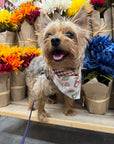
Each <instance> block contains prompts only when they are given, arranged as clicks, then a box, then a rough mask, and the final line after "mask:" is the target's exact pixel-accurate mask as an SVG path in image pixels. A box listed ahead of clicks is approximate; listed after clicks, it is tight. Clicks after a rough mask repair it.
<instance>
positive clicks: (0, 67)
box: [0, 60, 13, 74]
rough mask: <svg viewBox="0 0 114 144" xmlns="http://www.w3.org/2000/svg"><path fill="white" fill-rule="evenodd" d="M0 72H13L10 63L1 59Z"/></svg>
mask: <svg viewBox="0 0 114 144" xmlns="http://www.w3.org/2000/svg"><path fill="white" fill-rule="evenodd" d="M0 72H1V73H7V74H9V73H11V72H13V70H12V66H11V64H6V63H5V62H3V61H2V60H0Z"/></svg>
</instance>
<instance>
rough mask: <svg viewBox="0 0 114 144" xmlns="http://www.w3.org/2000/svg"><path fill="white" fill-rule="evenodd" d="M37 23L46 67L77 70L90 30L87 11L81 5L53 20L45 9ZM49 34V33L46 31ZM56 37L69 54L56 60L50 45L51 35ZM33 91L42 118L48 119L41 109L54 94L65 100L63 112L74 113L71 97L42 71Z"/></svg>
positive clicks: (60, 46) (39, 115)
mask: <svg viewBox="0 0 114 144" xmlns="http://www.w3.org/2000/svg"><path fill="white" fill-rule="evenodd" d="M40 18H41V19H40V25H39V40H38V42H39V46H40V48H41V52H42V55H43V58H44V60H45V62H46V69H47V70H48V69H60V70H64V71H69V70H73V71H76V70H77V69H78V68H79V67H80V66H81V63H82V59H83V55H84V49H85V47H86V44H87V40H86V39H87V38H89V32H88V30H87V25H88V24H87V13H86V10H85V8H84V6H83V7H82V8H81V9H80V11H79V12H78V13H77V14H76V15H75V16H74V17H73V18H72V19H71V20H65V19H63V20H55V21H52V20H51V19H50V18H49V17H48V16H47V15H46V14H45V13H44V12H41V16H40ZM67 32H71V33H72V34H73V38H72V39H71V38H69V37H68V36H66V33H67ZM49 34H51V35H49ZM54 37H57V38H59V39H60V40H61V44H60V45H59V49H61V50H64V51H66V52H67V53H68V55H67V56H66V57H65V58H64V60H62V61H60V62H56V61H54V59H53V56H52V51H53V49H54V48H53V46H52V44H51V39H52V38H54ZM32 92H33V95H34V96H35V105H34V108H35V109H38V118H39V120H41V121H46V120H47V116H48V115H47V113H46V111H45V110H44V106H45V100H46V97H48V96H49V95H54V94H56V95H57V96H59V97H60V98H61V99H62V100H63V101H64V103H65V110H64V113H65V115H74V114H75V112H74V111H73V104H74V100H73V99H71V98H69V97H68V96H66V95H64V94H63V93H61V92H60V91H59V89H58V88H57V87H56V85H55V84H54V83H53V82H52V81H50V80H48V79H47V78H46V77H45V75H41V76H39V77H38V79H37V81H36V82H35V84H34V86H33V89H32ZM32 102H33V97H32V96H31V97H30V101H29V107H31V105H32Z"/></svg>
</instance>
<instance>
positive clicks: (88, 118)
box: [0, 99, 114, 134]
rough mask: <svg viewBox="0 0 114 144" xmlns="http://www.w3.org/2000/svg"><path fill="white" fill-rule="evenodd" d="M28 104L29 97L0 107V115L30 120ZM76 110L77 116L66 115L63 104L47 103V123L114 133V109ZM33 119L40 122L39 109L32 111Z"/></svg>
mask: <svg viewBox="0 0 114 144" xmlns="http://www.w3.org/2000/svg"><path fill="white" fill-rule="evenodd" d="M27 105H28V104H27V99H25V100H22V101H17V102H11V104H9V105H8V106H6V107H2V108H0V115H3V116H9V117H15V118H20V119H25V120H28V118H29V114H30V111H29V110H28V107H27ZM75 110H76V115H75V116H65V115H64V114H63V105H60V104H53V105H46V111H47V112H48V113H49V114H50V115H51V117H50V118H48V121H47V123H48V124H52V125H60V126H67V127H73V128H81V129H86V130H92V131H99V132H106V133H112V134H114V111H113V110H112V111H109V112H108V113H107V114H106V115H96V114H90V113H88V112H87V110H85V109H82V108H77V109H75ZM31 120H32V121H36V122H38V119H37V111H33V112H32V117H31Z"/></svg>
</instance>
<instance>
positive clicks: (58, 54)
mask: <svg viewBox="0 0 114 144" xmlns="http://www.w3.org/2000/svg"><path fill="white" fill-rule="evenodd" d="M67 55H68V52H65V51H63V50H60V49H58V50H53V51H52V56H53V59H54V61H55V62H60V61H62V60H64V58H65V57H66V56H67Z"/></svg>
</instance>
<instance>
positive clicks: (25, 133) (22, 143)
mask: <svg viewBox="0 0 114 144" xmlns="http://www.w3.org/2000/svg"><path fill="white" fill-rule="evenodd" d="M33 106H34V101H33V103H32V107H31V111H30V115H29V120H28V122H27V126H26V129H25V132H24V136H23V139H22V142H21V144H24V142H25V138H26V135H27V131H28V127H29V124H30V119H31V115H32V110H33Z"/></svg>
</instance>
